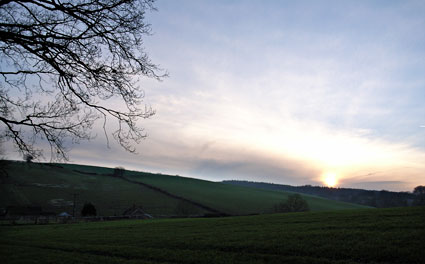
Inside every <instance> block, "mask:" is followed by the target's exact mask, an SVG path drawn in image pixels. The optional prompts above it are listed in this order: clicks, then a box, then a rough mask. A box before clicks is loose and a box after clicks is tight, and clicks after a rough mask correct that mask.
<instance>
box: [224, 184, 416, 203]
mask: <svg viewBox="0 0 425 264" xmlns="http://www.w3.org/2000/svg"><path fill="white" fill-rule="evenodd" d="M223 183H225V184H231V185H237V186H245V187H253V188H259V189H265V190H279V191H290V192H297V193H303V194H310V195H315V196H319V197H323V198H327V199H331V200H335V201H342V202H347V203H355V204H360V205H366V206H372V207H377V208H389V207H403V206H410V205H412V202H413V201H414V199H415V196H414V195H413V194H412V193H408V192H391V191H386V190H382V191H373V190H363V189H352V188H330V187H322V186H311V185H304V186H291V185H284V184H275V183H265V182H252V181H237V180H229V181H223Z"/></svg>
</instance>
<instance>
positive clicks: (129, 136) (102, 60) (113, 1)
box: [0, 0, 165, 159]
mask: <svg viewBox="0 0 425 264" xmlns="http://www.w3.org/2000/svg"><path fill="white" fill-rule="evenodd" d="M153 2H154V0H100V1H99V0H96V1H94V0H64V1H57V0H25V1H8V0H6V1H1V2H0V36H1V38H0V79H1V81H0V124H1V128H2V129H3V133H2V134H1V137H2V138H8V139H10V140H12V141H13V143H14V145H15V146H16V147H17V148H18V149H19V150H20V151H21V152H22V153H23V154H30V155H31V156H33V157H38V156H40V155H42V151H41V148H40V146H39V145H40V143H41V142H42V141H44V140H45V141H47V142H48V143H49V144H50V149H51V156H52V158H58V159H63V158H64V159H67V151H68V148H67V146H68V145H69V144H71V143H76V142H78V141H80V140H88V139H90V138H92V136H91V134H90V129H91V128H92V126H93V124H94V122H95V120H97V119H99V118H100V119H102V120H103V124H104V126H103V128H104V131H105V135H107V133H106V132H107V130H106V123H109V122H110V121H116V130H115V128H114V131H113V132H112V136H113V137H114V138H115V139H116V140H117V141H118V142H119V144H120V145H121V146H122V147H123V148H124V149H126V150H128V151H130V152H134V151H135V147H134V143H139V142H140V140H141V139H143V138H144V137H146V134H145V133H144V131H143V128H141V127H140V126H139V125H138V124H137V120H138V119H140V118H142V119H144V118H148V117H150V116H152V115H153V114H154V111H153V110H152V109H151V108H150V107H149V106H147V105H145V104H143V98H144V92H143V90H142V89H141V88H140V87H139V86H138V85H137V81H138V80H137V79H135V77H150V78H155V79H158V80H159V79H161V77H163V76H164V75H165V74H162V73H159V72H162V71H161V70H160V69H159V68H158V67H157V65H155V64H153V63H152V62H151V61H150V59H149V57H148V55H147V54H146V52H145V50H144V48H143V37H144V36H145V35H149V34H150V25H149V24H147V23H146V22H145V13H146V12H147V11H149V10H153V9H154V7H153V5H152V4H153ZM117 102H118V103H120V104H118V105H119V106H117ZM107 121H108V122H107ZM107 140H108V136H107ZM37 146H38V147H37Z"/></svg>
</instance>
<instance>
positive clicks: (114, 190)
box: [0, 162, 205, 215]
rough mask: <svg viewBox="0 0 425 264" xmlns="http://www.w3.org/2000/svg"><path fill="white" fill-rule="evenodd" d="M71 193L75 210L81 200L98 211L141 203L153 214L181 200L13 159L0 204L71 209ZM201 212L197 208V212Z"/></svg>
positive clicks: (115, 211) (120, 182)
mask: <svg viewBox="0 0 425 264" xmlns="http://www.w3.org/2000/svg"><path fill="white" fill-rule="evenodd" d="M73 193H76V194H77V195H78V196H77V212H79V211H81V208H82V205H83V203H84V202H85V201H89V202H92V203H93V204H94V205H95V206H96V209H97V212H98V214H99V215H114V214H116V215H121V214H122V212H123V211H124V210H125V209H127V208H129V207H131V206H132V205H133V204H137V205H143V207H144V208H145V210H146V211H147V212H149V213H151V214H153V215H161V214H166V215H174V214H175V210H176V207H177V205H178V204H179V203H181V202H180V201H179V200H176V199H172V198H170V197H168V196H165V195H164V194H161V193H158V192H156V191H154V190H151V189H148V188H145V187H143V186H139V185H135V184H132V183H129V182H126V181H123V180H121V179H117V178H113V177H108V176H102V175H85V174H80V173H76V172H74V171H72V170H69V169H61V168H57V167H51V166H46V165H43V164H35V163H34V164H31V165H30V166H28V165H27V164H25V163H16V162H14V163H11V165H10V168H9V177H8V178H6V179H4V182H2V184H0V207H5V206H8V205H41V206H42V207H43V211H53V212H62V211H67V212H70V213H71V212H72V204H73ZM55 199H56V200H55ZM55 201H56V203H55ZM204 212H205V211H203V210H200V213H204Z"/></svg>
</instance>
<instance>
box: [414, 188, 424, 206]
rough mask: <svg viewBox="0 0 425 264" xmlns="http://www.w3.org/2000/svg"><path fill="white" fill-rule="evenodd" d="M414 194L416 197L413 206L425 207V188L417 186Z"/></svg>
mask: <svg viewBox="0 0 425 264" xmlns="http://www.w3.org/2000/svg"><path fill="white" fill-rule="evenodd" d="M413 194H414V195H415V200H414V201H413V205H425V186H422V185H419V186H416V187H415V189H413Z"/></svg>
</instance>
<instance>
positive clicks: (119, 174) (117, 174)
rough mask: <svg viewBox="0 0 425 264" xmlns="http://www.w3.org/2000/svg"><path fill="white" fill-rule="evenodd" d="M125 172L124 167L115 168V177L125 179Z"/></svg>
mask: <svg viewBox="0 0 425 264" xmlns="http://www.w3.org/2000/svg"><path fill="white" fill-rule="evenodd" d="M124 172H125V169H124V167H121V166H120V167H115V168H114V176H115V177H123V176H124Z"/></svg>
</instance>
